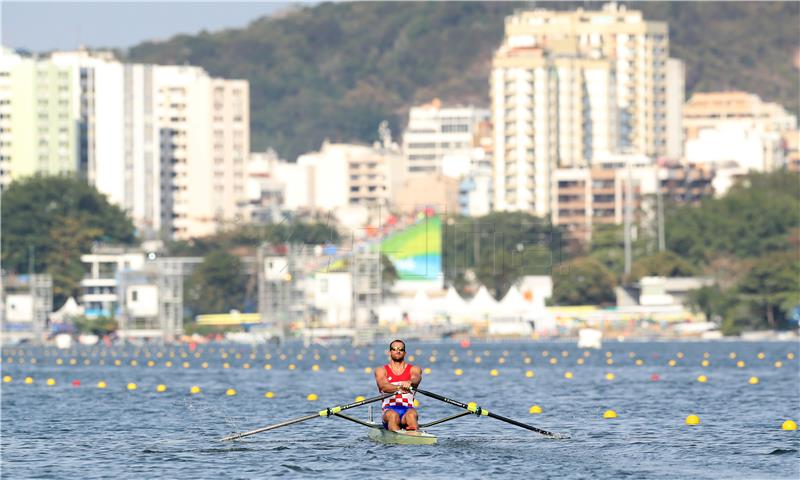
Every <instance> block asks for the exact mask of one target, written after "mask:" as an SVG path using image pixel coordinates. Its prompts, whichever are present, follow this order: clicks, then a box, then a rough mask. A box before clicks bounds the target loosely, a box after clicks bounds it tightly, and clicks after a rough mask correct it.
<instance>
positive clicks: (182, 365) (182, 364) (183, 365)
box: [181, 362, 247, 368]
mask: <svg viewBox="0 0 800 480" xmlns="http://www.w3.org/2000/svg"><path fill="white" fill-rule="evenodd" d="M245 365H247V364H246V363H245ZM181 367H183V368H189V362H183V363H181ZM245 368H247V367H245Z"/></svg>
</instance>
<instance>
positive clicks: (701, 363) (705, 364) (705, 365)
mask: <svg viewBox="0 0 800 480" xmlns="http://www.w3.org/2000/svg"><path fill="white" fill-rule="evenodd" d="M700 365H702V366H704V367H707V366H708V365H709V361H708V360H703V361H702V362H700Z"/></svg>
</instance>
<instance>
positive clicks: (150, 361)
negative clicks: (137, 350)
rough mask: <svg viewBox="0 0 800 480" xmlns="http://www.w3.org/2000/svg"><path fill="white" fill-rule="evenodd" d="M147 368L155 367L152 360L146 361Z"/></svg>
mask: <svg viewBox="0 0 800 480" xmlns="http://www.w3.org/2000/svg"><path fill="white" fill-rule="evenodd" d="M147 366H148V367H155V366H156V362H154V361H153V360H148V361H147Z"/></svg>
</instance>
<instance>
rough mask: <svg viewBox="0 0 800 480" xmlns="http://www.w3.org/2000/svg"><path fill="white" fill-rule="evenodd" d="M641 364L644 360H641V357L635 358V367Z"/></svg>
mask: <svg viewBox="0 0 800 480" xmlns="http://www.w3.org/2000/svg"><path fill="white" fill-rule="evenodd" d="M642 365H644V360H642V359H641V358H637V359H636V366H637V367H641V366H642Z"/></svg>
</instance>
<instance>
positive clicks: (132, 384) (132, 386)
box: [128, 382, 137, 391]
mask: <svg viewBox="0 0 800 480" xmlns="http://www.w3.org/2000/svg"><path fill="white" fill-rule="evenodd" d="M136 388H137V386H136V384H135V383H133V382H131V383H129V384H128V390H131V391H133V390H136Z"/></svg>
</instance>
